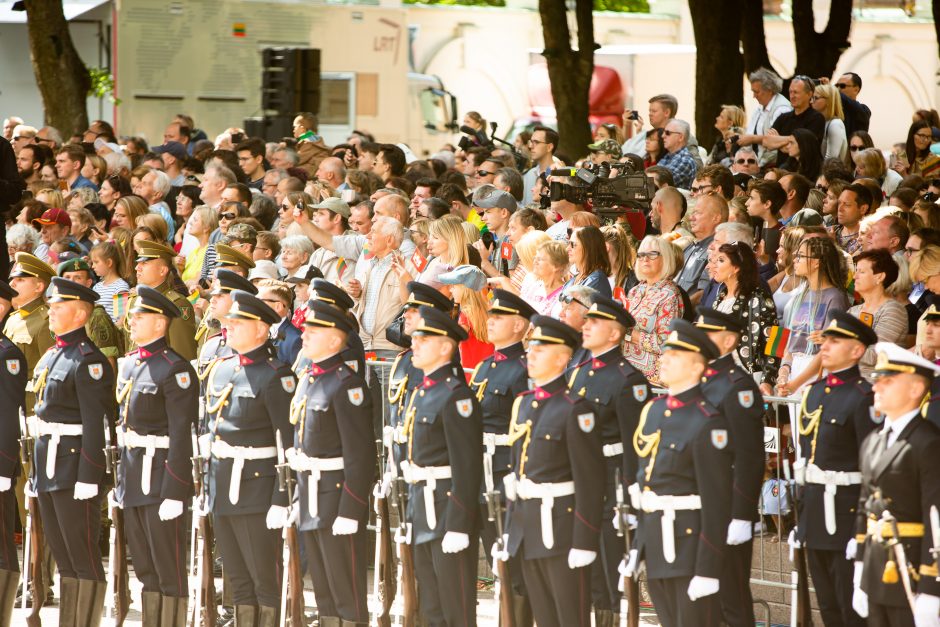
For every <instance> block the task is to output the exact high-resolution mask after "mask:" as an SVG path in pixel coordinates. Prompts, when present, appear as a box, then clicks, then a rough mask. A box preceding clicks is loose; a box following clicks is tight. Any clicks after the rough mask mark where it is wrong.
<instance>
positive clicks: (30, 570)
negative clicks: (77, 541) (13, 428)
mask: <svg viewBox="0 0 940 627" xmlns="http://www.w3.org/2000/svg"><path fill="white" fill-rule="evenodd" d="M20 433H21V434H22V437H21V438H20V462H21V463H22V465H23V473H24V474H25V475H26V477H27V479H26V482H27V483H29V482H30V481H31V480H32V479H33V478H34V477H33V471H34V467H33V444H34V440H33V437H32V436H31V435H30V434H29V424H28V423H27V421H26V415H25V414H24V413H23V410H22V409H20ZM34 485H35V484H34ZM45 543H46V542H45V539H44V538H43V531H42V519H41V518H40V516H39V499H38V498H37V497H35V496H31V497H29V498H27V499H26V529H25V540H24V543H23V578H22V579H23V580H22V585H23V590H22V595H23V597H22V598H23V609H26V599H27V591H29V594H30V598H31V600H32V608H31V610H30V612H29V614H28V615H27V616H26V624H27V625H28V626H29V627H40V626H41V625H42V622H41V621H40V619H39V611H40V610H41V609H42V606H43V603H44V602H45V601H46V597H45V589H46V582H45V580H44V579H43V576H42V564H43V561H44V559H43V558H44V554H43V553H44V552H43V546H44V545H45ZM30 583H32V585H30Z"/></svg>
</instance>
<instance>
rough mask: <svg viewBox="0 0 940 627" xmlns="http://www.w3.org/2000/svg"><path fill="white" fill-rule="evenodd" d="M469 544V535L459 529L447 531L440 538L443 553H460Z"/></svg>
mask: <svg viewBox="0 0 940 627" xmlns="http://www.w3.org/2000/svg"><path fill="white" fill-rule="evenodd" d="M468 546H470V536H468V535H467V534H465V533H460V532H459V531H448V532H447V533H445V534H444V539H443V540H441V550H442V551H444V552H445V553H460V552H461V551H463V550H464V549H465V548H467V547H468Z"/></svg>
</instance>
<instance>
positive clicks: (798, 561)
mask: <svg viewBox="0 0 940 627" xmlns="http://www.w3.org/2000/svg"><path fill="white" fill-rule="evenodd" d="M783 474H784V479H785V480H786V490H787V496H788V497H789V498H790V511H791V512H792V514H793V528H794V529H796V526H797V524H798V523H799V522H800V514H799V512H798V511H797V507H796V489H795V488H794V487H793V484H792V482H791V475H790V460H789V459H787V458H784V460H783ZM793 569H794V570H795V571H796V576H797V580H796V605H797V610H796V624H797V626H798V627H812V625H813V608H812V605H811V604H810V597H809V572H808V570H807V567H806V554H805V553H804V552H803V547H802V546H801V547H800V548H794V549H793Z"/></svg>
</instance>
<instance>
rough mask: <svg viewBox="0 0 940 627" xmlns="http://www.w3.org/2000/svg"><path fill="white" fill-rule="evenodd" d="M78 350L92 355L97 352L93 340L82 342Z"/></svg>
mask: <svg viewBox="0 0 940 627" xmlns="http://www.w3.org/2000/svg"><path fill="white" fill-rule="evenodd" d="M78 350H79V351H81V353H82V355H91V354H92V353H93V352H95V346H94V344H92V343H91V342H80V343H79V344H78Z"/></svg>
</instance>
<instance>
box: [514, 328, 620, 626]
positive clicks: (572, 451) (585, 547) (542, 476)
mask: <svg viewBox="0 0 940 627" xmlns="http://www.w3.org/2000/svg"><path fill="white" fill-rule="evenodd" d="M532 324H533V326H534V327H535V330H534V331H533V333H532V336H531V337H530V338H529V348H528V352H527V355H526V369H527V370H528V373H529V377H530V378H531V379H532V382H533V384H534V385H535V386H536V387H535V389H533V390H528V391H526V392H523V393H522V394H520V395H519V396H517V397H516V400H515V402H514V403H513V408H512V423H511V427H510V429H511V430H510V433H511V434H512V435H511V437H510V441H511V443H512V468H513V472H512V473H510V474H509V475H507V476H506V479H505V485H506V497H507V498H508V499H509V500H510V501H512V503H511V504H510V506H509V511H508V512H507V519H508V521H509V524H508V529H509V544H508V550H507V552H508V554H509V555H512V556H515V555H518V556H521V557H522V573H523V577H524V579H525V587H526V592H527V593H528V595H529V602H530V603H531V605H532V611H533V614H534V615H535V623H536V624H537V625H539V627H560V626H568V625H589V624H590V615H591V570H590V568H588V566H590V565H591V564H592V563H593V562H594V561H595V560H596V559H597V551H598V546H599V543H600V540H599V536H600V526H601V518H602V516H603V507H604V488H605V482H604V480H603V477H604V473H605V469H604V457H603V454H602V452H601V441H600V434H599V433H598V431H597V430H596V429H595V426H596V423H597V420H596V417H595V414H594V408H593V407H591V405H590V403H588V402H587V401H585V400H583V399H582V398H580V397H578V396H576V395H574V394H571V393H570V392H569V390H568V386H567V384H566V381H565V377H564V373H565V370H566V369H567V367H568V364H569V363H570V361H571V355H572V353H573V352H574V350H575V348H576V347H577V346H578V345H579V344H580V337H579V335H578V332H577V331H576V330H575V329H573V328H571V327H569V326H568V325H566V324H564V323H563V322H559V321H558V320H555V319H553V318H549V317H547V316H533V317H532ZM502 557H505V556H500V558H502Z"/></svg>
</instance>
